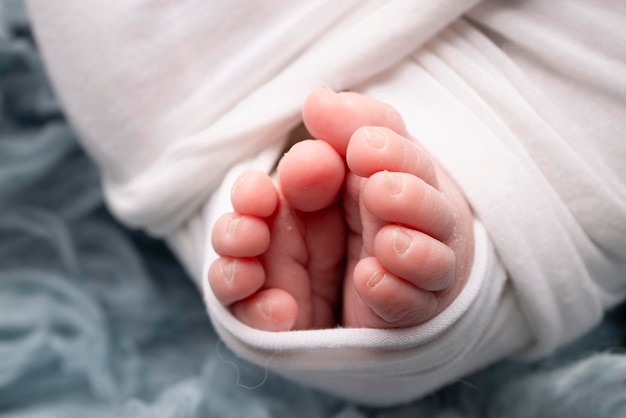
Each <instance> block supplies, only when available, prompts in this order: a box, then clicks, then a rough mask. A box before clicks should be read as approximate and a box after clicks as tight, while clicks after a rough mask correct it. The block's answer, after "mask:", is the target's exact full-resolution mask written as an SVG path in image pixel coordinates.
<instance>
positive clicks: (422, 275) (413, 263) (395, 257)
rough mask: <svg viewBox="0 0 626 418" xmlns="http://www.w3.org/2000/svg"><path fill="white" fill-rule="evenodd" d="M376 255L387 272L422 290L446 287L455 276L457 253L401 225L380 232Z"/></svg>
mask: <svg viewBox="0 0 626 418" xmlns="http://www.w3.org/2000/svg"><path fill="white" fill-rule="evenodd" d="M374 254H375V255H376V258H377V259H378V261H379V262H380V263H381V265H382V266H383V267H384V268H385V269H386V270H387V271H389V272H391V273H393V274H394V275H396V276H398V277H401V278H402V279H403V280H405V281H407V282H410V283H411V284H413V285H414V286H417V287H419V288H421V289H423V290H427V291H431V292H437V291H441V290H445V289H447V288H448V287H450V286H451V285H452V284H453V283H454V281H455V278H456V276H455V266H456V256H455V254H454V251H452V249H451V248H450V247H448V246H447V245H445V244H444V243H442V242H441V241H438V240H436V239H434V238H432V237H430V236H428V235H426V234H424V233H421V232H418V231H414V230H411V229H408V228H404V227H401V226H398V225H387V226H385V227H383V228H382V229H381V230H380V231H378V233H377V234H376V238H375V240H374Z"/></svg>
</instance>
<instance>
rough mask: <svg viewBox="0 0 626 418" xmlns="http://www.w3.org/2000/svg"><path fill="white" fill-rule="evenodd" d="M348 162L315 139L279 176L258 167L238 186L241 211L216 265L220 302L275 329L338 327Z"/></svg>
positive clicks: (223, 227)
mask: <svg viewBox="0 0 626 418" xmlns="http://www.w3.org/2000/svg"><path fill="white" fill-rule="evenodd" d="M344 165H345V164H344V161H343V160H342V159H341V158H340V157H339V155H338V154H337V153H336V151H335V150H334V149H333V148H332V147H331V146H330V145H328V144H327V143H325V142H323V141H312V140H307V141H303V142H299V143H297V144H296V145H294V146H293V147H292V149H291V150H290V151H289V153H288V154H286V155H285V156H284V157H283V158H282V159H281V161H280V163H279V166H278V179H277V181H274V180H273V179H271V178H270V177H269V176H268V175H267V174H265V173H263V172H260V171H255V170H251V171H248V172H246V173H244V174H243V175H242V176H241V177H240V178H239V179H238V180H237V181H236V182H235V184H234V186H233V188H232V193H231V202H232V205H233V208H234V210H235V211H234V212H232V213H228V214H225V215H223V216H222V217H221V218H219V219H218V221H217V222H216V225H215V226H214V229H213V234H212V243H213V246H214V248H215V250H216V252H217V253H218V254H219V255H220V256H221V257H220V258H219V259H218V260H217V261H215V262H214V263H213V265H212V266H211V268H210V270H209V282H210V284H211V287H212V289H213V292H214V293H215V295H216V297H217V298H218V300H220V302H222V303H223V304H225V305H229V306H230V307H231V309H232V312H233V314H234V315H235V316H236V317H237V318H238V319H239V320H241V321H242V322H244V323H246V324H247V325H249V326H252V327H255V328H258V329H263V330H267V331H284V330H292V329H311V328H328V327H333V326H336V325H337V313H338V311H337V309H338V307H339V306H340V300H339V298H340V294H341V280H342V278H343V269H344V258H345V251H346V243H345V239H346V227H345V221H344V220H343V214H342V209H341V206H340V201H339V200H338V195H339V191H340V189H341V187H342V184H343V181H344V177H345V168H344Z"/></svg>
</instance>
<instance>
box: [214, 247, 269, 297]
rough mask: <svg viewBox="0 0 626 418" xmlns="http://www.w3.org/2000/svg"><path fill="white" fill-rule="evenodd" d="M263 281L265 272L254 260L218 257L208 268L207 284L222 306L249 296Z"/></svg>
mask: <svg viewBox="0 0 626 418" xmlns="http://www.w3.org/2000/svg"><path fill="white" fill-rule="evenodd" d="M264 281H265V271H264V270H263V266H262V265H261V263H260V262H259V261H258V260H257V259H255V258H231V257H220V258H218V259H217V260H215V261H214V262H213V264H211V267H210V268H209V284H210V285H211V289H212V290H213V293H214V294H215V297H216V298H217V299H218V300H219V301H220V302H221V303H222V304H223V305H230V304H232V303H233V302H236V301H239V300H242V299H245V298H247V297H249V296H251V295H252V294H253V293H254V292H256V291H257V290H259V289H260V288H261V286H263V282H264Z"/></svg>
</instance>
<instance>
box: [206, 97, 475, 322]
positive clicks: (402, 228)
mask: <svg viewBox="0 0 626 418" xmlns="http://www.w3.org/2000/svg"><path fill="white" fill-rule="evenodd" d="M303 120H304V124H305V126H306V128H307V129H308V131H309V132H310V133H311V135H312V136H313V137H314V138H316V139H315V140H306V141H302V142H299V143H297V144H296V145H294V146H293V147H292V148H291V150H290V151H289V152H288V153H287V154H285V155H284V156H283V157H282V159H281V160H280V162H279V165H278V170H277V176H276V178H275V179H273V178H271V177H269V176H268V175H267V174H265V173H262V172H260V171H255V170H251V171H248V172H246V173H244V174H243V175H242V176H241V177H240V178H239V179H238V180H237V181H236V182H235V184H234V185H233V189H232V194H231V200H232V204H233V208H234V212H231V213H227V214H224V215H223V216H222V217H220V218H219V219H218V221H217V222H216V224H215V226H214V229H213V235H212V242H213V246H214V248H215V250H216V251H217V253H218V254H219V255H220V257H219V258H218V259H217V260H216V261H215V262H214V263H213V264H212V266H211V268H210V270H209V278H208V279H209V283H210V285H211V287H212V289H213V292H214V293H215V295H216V297H217V298H218V300H219V301H220V302H221V303H223V304H224V305H226V306H229V307H230V309H231V310H232V312H233V314H234V315H235V316H236V317H237V318H238V319H239V320H241V321H242V322H244V323H245V324H247V325H249V326H251V327H254V328H258V329H261V330H266V331H287V330H296V329H315V328H331V327H335V326H337V325H341V326H346V327H369V328H399V327H410V326H415V325H419V324H421V323H423V322H425V321H427V320H429V319H431V318H433V317H434V316H435V315H437V314H438V313H440V312H441V311H442V310H443V309H445V308H446V307H447V306H449V305H450V303H451V302H452V301H453V300H454V299H455V298H456V297H457V296H458V294H459V293H460V292H461V290H462V288H463V286H464V284H465V282H466V279H467V277H468V276H469V273H470V269H471V261H472V259H473V241H474V240H473V230H472V219H473V218H472V213H471V211H470V208H469V206H468V204H467V202H466V200H465V198H464V197H463V195H462V193H461V191H460V190H459V189H458V187H457V186H456V185H455V183H454V182H453V181H452V180H451V179H450V177H449V176H448V175H447V174H446V172H445V171H444V170H443V169H442V168H441V167H440V166H439V165H438V164H437V163H436V161H434V160H433V159H432V158H431V157H430V156H429V155H428V153H427V152H426V151H425V150H424V149H423V148H421V147H420V146H419V144H418V143H416V142H415V141H413V140H411V139H408V138H409V137H408V134H407V132H406V130H405V127H404V122H403V121H402V118H401V117H400V115H399V114H398V113H397V112H396V111H395V110H394V109H393V108H392V107H390V106H389V105H386V104H384V103H381V102H378V101H376V100H374V99H372V98H370V97H367V96H363V95H359V94H356V93H339V94H335V93H333V92H331V91H330V90H327V89H319V90H316V91H314V92H313V93H312V94H311V95H310V96H309V98H308V99H307V100H306V102H305V105H304V108H303Z"/></svg>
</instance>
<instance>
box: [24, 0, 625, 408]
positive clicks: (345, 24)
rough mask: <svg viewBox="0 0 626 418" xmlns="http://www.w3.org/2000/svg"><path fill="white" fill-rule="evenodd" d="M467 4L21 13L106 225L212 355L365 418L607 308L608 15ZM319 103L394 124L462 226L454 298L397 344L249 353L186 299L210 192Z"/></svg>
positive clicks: (225, 318)
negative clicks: (352, 108)
mask: <svg viewBox="0 0 626 418" xmlns="http://www.w3.org/2000/svg"><path fill="white" fill-rule="evenodd" d="M477 3H478V2H477V1H461V0H446V1H434V0H421V1H401V0H394V1H388V2H382V1H355V0H353V1H342V2H332V1H310V2H289V1H275V2H265V3H261V2H251V3H247V2H243V1H233V2H207V1H185V2H173V3H155V4H153V3H146V2H140V1H128V2H107V1H104V0H102V1H96V0H94V1H90V2H70V1H69V0H68V1H65V0H63V1H61V0H59V1H54V2H50V1H44V0H31V1H30V10H31V13H32V16H33V21H34V25H35V29H36V35H37V37H38V39H39V42H40V44H41V46H42V49H43V55H44V57H45V58H46V60H47V63H48V66H49V71H50V75H51V78H52V79H53V81H54V83H55V86H56V88H57V90H58V93H59V95H60V96H61V98H62V100H63V102H64V105H65V107H66V109H67V111H68V114H69V116H70V118H71V120H72V121H73V123H74V126H75V127H76V129H77V131H78V132H79V134H80V136H81V137H82V140H83V143H84V145H85V148H86V149H87V150H88V152H90V154H91V155H92V156H93V157H94V159H95V160H96V161H97V162H98V163H99V165H100V166H101V168H102V171H103V182H104V186H105V192H106V196H107V201H108V203H109V205H110V207H111V209H112V210H113V212H114V213H115V214H116V216H118V217H119V218H120V219H121V220H122V221H123V222H125V223H126V224H128V225H130V226H132V227H137V228H142V229H145V230H147V231H149V232H150V233H152V234H154V235H156V236H160V237H163V238H165V239H166V240H167V241H168V242H169V243H170V245H171V246H172V248H173V250H174V251H175V252H176V254H177V255H178V256H179V258H180V259H181V261H182V262H183V263H184V265H185V266H186V267H187V269H188V271H189V272H190V274H191V275H192V277H193V278H194V280H196V282H197V284H198V286H199V287H200V288H201V289H202V292H203V294H204V299H205V301H206V304H207V308H208V311H209V315H210V317H211V320H212V322H213V324H214V326H215V328H216V330H217V331H218V333H219V334H220V336H221V337H222V339H223V340H224V341H225V342H226V344H227V345H228V346H229V347H230V348H231V349H233V350H234V351H235V352H236V353H237V354H239V355H241V356H242V357H245V358H246V359H249V360H251V361H254V362H256V363H259V364H262V365H267V366H268V367H269V368H270V369H272V370H275V371H277V372H278V373H281V374H283V375H285V376H287V377H290V378H292V379H295V380H298V381H302V382H304V383H307V384H311V385H313V386H315V387H318V388H321V389H323V390H327V391H330V392H333V393H335V394H338V395H341V396H344V397H347V398H350V399H354V400H357V401H359V402H363V403H369V404H376V405H385V404H392V403H397V402H404V401H407V400H410V399H413V398H415V397H417V396H420V395H423V394H425V393H427V392H429V391H432V390H434V389H435V388H437V387H439V386H441V385H443V384H445V383H447V382H450V381H452V380H454V379H457V378H459V377H460V376H462V375H464V374H466V373H468V372H470V371H472V370H475V369H477V368H479V367H481V366H483V365H486V364H488V363H490V362H493V361H495V360H497V359H499V358H502V357H504V356H507V355H513V354H519V355H542V354H546V353H549V352H550V351H552V350H553V349H554V348H556V347H557V346H558V345H559V344H563V343H564V342H567V341H570V340H571V339H573V338H575V337H577V336H579V335H581V333H583V332H585V331H586V330H588V329H589V328H590V327H592V326H593V325H594V324H595V323H596V322H597V321H598V320H599V319H600V318H601V315H602V310H603V309H605V308H606V307H609V306H612V305H613V304H615V303H616V302H617V301H619V300H622V299H623V297H624V292H625V288H626V286H625V285H624V282H625V281H626V277H625V276H626V272H625V269H624V265H625V262H624V260H625V258H626V221H625V219H626V186H625V183H626V182H625V179H626V169H625V168H624V160H626V142H625V141H623V140H622V138H623V137H624V134H625V131H626V127H625V123H624V120H626V114H625V112H624V106H625V104H626V64H625V63H626V47H625V46H624V43H623V37H624V36H623V35H624V30H625V29H624V28H626V18H625V15H624V13H622V14H621V15H619V14H618V15H615V14H613V13H612V12H611V11H609V10H596V9H595V8H593V6H590V5H585V3H584V2H579V3H577V4H575V5H572V4H569V3H568V5H567V7H565V5H564V4H561V5H560V6H559V4H558V3H559V2H551V3H550V4H542V3H541V2H540V1H535V2H533V1H528V2H514V3H515V4H508V3H507V2H496V1H491V2H487V3H484V4H481V5H479V6H476V4H477ZM589 4H592V2H589ZM561 9H564V10H561ZM622 12H624V10H622ZM462 15H465V16H466V17H465V18H462V19H460V17H461V16H462ZM572 19H573V20H572ZM584 22H587V23H594V24H601V25H602V26H601V28H602V30H601V31H600V32H601V35H597V34H596V33H597V31H598V29H597V26H596V27H594V26H593V25H591V24H589V25H584V24H581V23H584ZM539 23H541V24H539ZM485 33H487V34H488V35H489V36H485ZM589 39H592V40H593V41H594V42H600V43H601V44H602V45H605V46H606V47H605V48H603V49H599V50H597V49H596V48H595V47H592V46H590V44H589ZM507 48H508V50H506V51H504V52H503V50H504V49H507ZM561 62H563V64H564V68H559V67H558V64H559V63H561ZM550 65H556V66H557V67H550ZM568 66H575V69H572V70H571V71H568ZM559 70H561V71H562V72H561V73H560V72H559ZM608 80H612V83H610V84H609V83H608ZM321 85H325V86H328V87H331V88H333V89H336V90H342V89H352V90H356V91H361V92H364V93H367V94H370V95H372V96H374V97H378V98H380V99H382V100H384V101H387V102H389V103H390V104H392V105H393V106H395V107H396V108H398V109H399V110H400V112H401V114H402V115H403V117H404V118H405V121H406V123H407V126H408V129H409V131H410V132H411V133H412V134H413V135H414V136H415V137H416V138H419V140H420V141H421V142H423V143H424V145H425V146H426V147H427V148H428V149H429V150H430V151H431V152H432V153H433V154H434V156H435V157H436V158H437V159H439V160H440V161H441V163H442V164H443V165H444V167H446V169H447V170H448V171H449V172H450V174H451V175H452V176H453V177H454V178H455V179H456V181H457V182H458V183H459V184H460V186H461V187H462V189H463V191H464V192H465V194H466V195H467V197H468V200H469V201H470V203H471V204H472V207H473V208H474V210H475V212H476V214H477V216H478V218H479V221H477V222H476V225H475V232H476V254H475V259H474V268H473V271H472V274H471V277H470V279H469V280H468V283H467V285H466V287H465V289H464V290H463V292H462V293H461V295H460V296H459V297H458V298H457V300H456V301H455V302H454V303H453V304H452V305H451V306H450V307H449V308H447V309H446V310H445V311H444V312H442V313H441V314H440V315H438V316H437V317H435V318H433V319H432V320H430V321H428V322H426V323H424V324H422V325H420V326H418V327H414V328H410V329H399V330H372V329H343V328H337V329H327V330H313V331H297V332H285V333H270V332H263V331H259V330H255V329H251V328H249V327H247V326H245V325H243V324H242V323H240V322H239V321H238V320H236V319H235V318H234V317H233V316H232V315H231V314H230V312H229V311H228V310H227V309H225V308H224V307H223V306H221V305H220V304H219V303H218V302H217V300H216V299H215V297H214V295H213V294H212V292H211V289H210V287H209V286H208V284H207V281H206V280H205V277H206V271H207V269H208V266H209V265H210V263H211V262H212V261H213V260H214V259H215V257H216V255H215V253H214V251H213V250H212V248H211V246H210V240H209V239H208V237H209V236H210V231H211V227H212V225H213V222H214V221H215V219H216V218H217V217H218V216H220V215H221V214H222V213H224V212H226V211H229V210H231V209H230V202H229V195H230V186H231V184H232V183H233V181H234V179H235V178H236V177H237V176H238V174H239V173H241V172H242V171H243V170H244V169H246V168H252V167H254V168H260V169H262V170H266V171H270V170H271V169H272V167H273V166H274V165H275V163H276V161H277V159H278V158H279V157H280V155H281V152H282V150H283V147H284V144H285V140H286V138H287V135H288V133H289V131H290V130H291V129H292V128H293V127H294V126H295V125H296V124H297V123H298V122H299V119H300V116H299V111H300V108H301V106H302V103H303V101H304V98H305V97H306V95H307V94H308V93H309V92H310V91H312V90H313V89H314V88H316V87H318V86H321ZM583 120H584V121H585V123H583V124H582V125H581V123H580V122H581V121H583ZM590 134H594V135H596V136H595V137H594V136H590Z"/></svg>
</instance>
